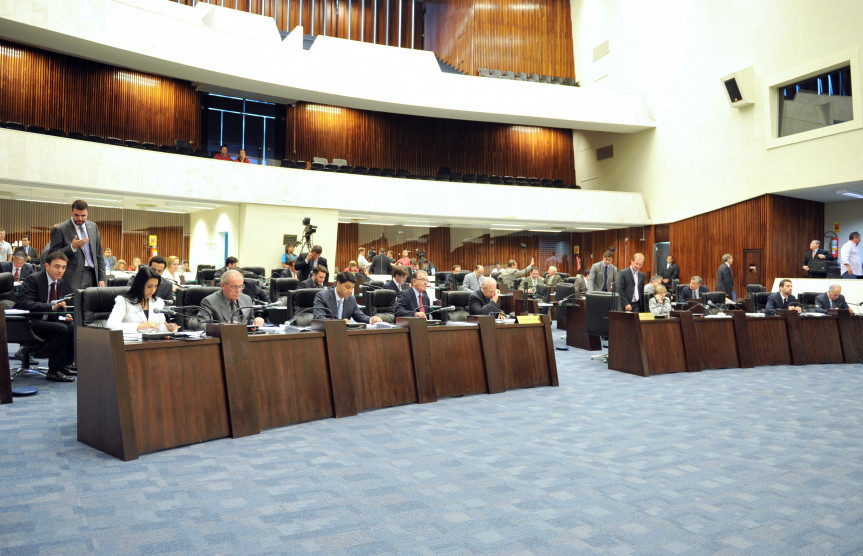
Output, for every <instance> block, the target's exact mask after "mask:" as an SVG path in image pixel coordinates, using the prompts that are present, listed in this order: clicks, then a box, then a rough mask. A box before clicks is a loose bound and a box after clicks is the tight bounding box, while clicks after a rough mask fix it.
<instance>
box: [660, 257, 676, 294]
mask: <svg viewBox="0 0 863 556" xmlns="http://www.w3.org/2000/svg"><path fill="white" fill-rule="evenodd" d="M659 275H660V276H662V285H663V286H665V287H666V288H670V287H671V281H672V280H678V279H679V278H680V267H679V266H677V263H675V262H674V257H672V256H671V255H668V256H667V257H666V258H665V268H663V269H662V272H660V273H659Z"/></svg>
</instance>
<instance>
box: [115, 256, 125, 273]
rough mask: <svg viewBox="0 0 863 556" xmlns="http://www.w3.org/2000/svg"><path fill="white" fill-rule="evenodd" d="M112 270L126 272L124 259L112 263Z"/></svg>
mask: <svg viewBox="0 0 863 556" xmlns="http://www.w3.org/2000/svg"><path fill="white" fill-rule="evenodd" d="M114 270H119V271H121V272H126V261H124V260H123V259H120V260H118V261H117V264H116V265H114Z"/></svg>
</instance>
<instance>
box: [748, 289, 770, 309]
mask: <svg viewBox="0 0 863 556" xmlns="http://www.w3.org/2000/svg"><path fill="white" fill-rule="evenodd" d="M771 293H772V292H758V293H756V294H755V295H754V296H753V297H752V304H753V309H754V310H755V312H756V313H763V312H764V311H766V310H767V298H768V297H770V294H771Z"/></svg>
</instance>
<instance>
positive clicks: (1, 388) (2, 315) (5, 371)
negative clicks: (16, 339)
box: [0, 306, 12, 405]
mask: <svg viewBox="0 0 863 556" xmlns="http://www.w3.org/2000/svg"><path fill="white" fill-rule="evenodd" d="M6 338H7V335H6V310H5V309H4V308H3V307H2V306H0V405H2V404H4V403H12V370H11V369H10V368H9V344H7V343H6Z"/></svg>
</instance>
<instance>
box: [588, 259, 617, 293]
mask: <svg viewBox="0 0 863 556" xmlns="http://www.w3.org/2000/svg"><path fill="white" fill-rule="evenodd" d="M613 261H614V253H613V252H611V251H610V250H609V251H606V252H605V253H603V254H602V260H601V261H599V262H598V263H596V264H594V265H593V266H591V267H590V274H588V276H587V291H589V292H610V291H611V285H612V284H614V283H615V282H617V267H616V266H614V265H613V264H611V263H612V262H613Z"/></svg>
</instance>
